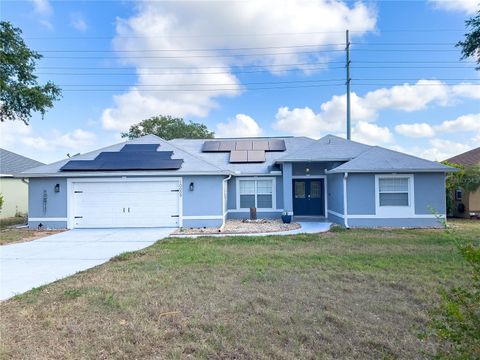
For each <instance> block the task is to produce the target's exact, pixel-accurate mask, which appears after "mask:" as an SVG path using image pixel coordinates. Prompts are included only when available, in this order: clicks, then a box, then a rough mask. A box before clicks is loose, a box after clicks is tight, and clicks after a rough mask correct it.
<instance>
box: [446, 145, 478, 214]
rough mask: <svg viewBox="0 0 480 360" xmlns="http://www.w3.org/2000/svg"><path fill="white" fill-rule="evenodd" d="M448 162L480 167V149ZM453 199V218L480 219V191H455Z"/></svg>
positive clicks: (466, 166)
mask: <svg viewBox="0 0 480 360" xmlns="http://www.w3.org/2000/svg"><path fill="white" fill-rule="evenodd" d="M447 161H448V162H449V163H452V164H458V165H462V166H463V167H465V168H468V167H473V166H480V147H478V148H476V149H473V150H470V151H467V152H464V153H463V154H460V155H457V156H454V157H452V158H450V159H448V160H447ZM453 199H454V204H453V216H456V217H475V216H476V217H480V189H477V190H476V191H474V192H465V191H464V190H463V189H455V194H454V196H453Z"/></svg>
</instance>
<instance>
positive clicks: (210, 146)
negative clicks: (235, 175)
mask: <svg viewBox="0 0 480 360" xmlns="http://www.w3.org/2000/svg"><path fill="white" fill-rule="evenodd" d="M219 146H220V141H205V142H204V143H203V147H202V151H205V152H210V151H218V147H219Z"/></svg>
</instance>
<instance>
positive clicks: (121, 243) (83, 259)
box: [0, 228, 175, 300]
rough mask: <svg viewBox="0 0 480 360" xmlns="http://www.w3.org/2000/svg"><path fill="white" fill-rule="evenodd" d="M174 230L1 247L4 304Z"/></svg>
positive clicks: (76, 234)
mask: <svg viewBox="0 0 480 360" xmlns="http://www.w3.org/2000/svg"><path fill="white" fill-rule="evenodd" d="M174 230H175V229H173V228H129V229H75V230H70V231H65V232H63V233H59V234H55V235H51V236H47V237H44V238H41V239H38V240H34V241H29V242H23V243H18V244H10V245H4V246H0V300H5V299H8V298H10V297H12V296H14V295H16V294H21V293H23V292H25V291H28V290H30V289H32V288H34V287H37V286H40V285H45V284H48V283H51V282H53V281H55V280H58V279H61V278H64V277H66V276H69V275H72V274H75V273H77V272H79V271H82V270H86V269H89V268H91V267H94V266H97V265H100V264H103V263H104V262H106V261H108V260H109V259H111V258H112V257H114V256H116V255H119V254H121V253H123V252H126V251H135V250H139V249H143V248H145V247H147V246H150V245H151V244H153V243H154V242H156V241H157V240H160V239H163V238H164V237H167V236H168V235H170V234H171V233H172V232H173V231H174Z"/></svg>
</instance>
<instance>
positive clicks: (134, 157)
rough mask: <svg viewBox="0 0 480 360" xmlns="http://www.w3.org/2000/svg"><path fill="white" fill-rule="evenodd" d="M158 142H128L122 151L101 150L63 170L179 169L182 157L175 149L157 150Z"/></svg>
mask: <svg viewBox="0 0 480 360" xmlns="http://www.w3.org/2000/svg"><path fill="white" fill-rule="evenodd" d="M158 147H159V145H158V144H127V145H125V146H124V147H123V148H122V149H121V150H120V151H115V152H101V153H100V154H98V155H97V157H96V158H95V159H93V160H70V161H69V162H67V163H66V164H65V165H64V166H63V167H62V168H61V169H60V170H62V171H115V170H178V169H180V167H181V166H182V163H183V160H182V159H172V155H173V151H157V149H158Z"/></svg>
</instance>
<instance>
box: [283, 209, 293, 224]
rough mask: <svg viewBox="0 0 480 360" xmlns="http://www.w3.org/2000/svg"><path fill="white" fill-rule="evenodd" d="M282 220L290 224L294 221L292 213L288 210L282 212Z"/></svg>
mask: <svg viewBox="0 0 480 360" xmlns="http://www.w3.org/2000/svg"><path fill="white" fill-rule="evenodd" d="M282 221H283V223H284V224H290V223H291V222H292V215H288V212H287V211H284V212H282Z"/></svg>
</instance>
